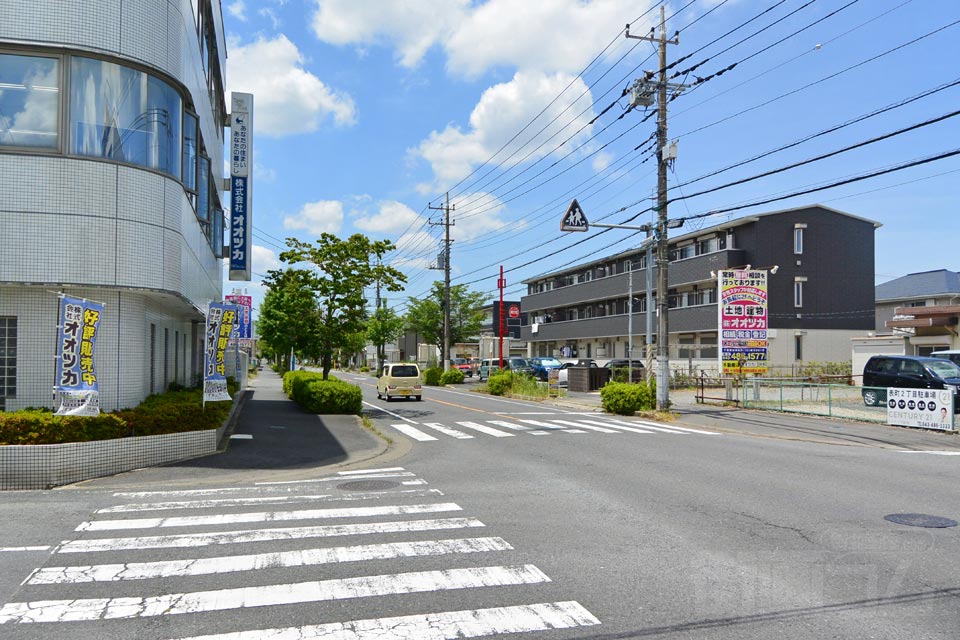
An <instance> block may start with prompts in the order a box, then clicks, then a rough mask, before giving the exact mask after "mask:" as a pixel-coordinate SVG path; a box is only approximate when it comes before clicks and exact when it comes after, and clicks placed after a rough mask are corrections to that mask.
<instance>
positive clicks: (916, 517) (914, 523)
mask: <svg viewBox="0 0 960 640" xmlns="http://www.w3.org/2000/svg"><path fill="white" fill-rule="evenodd" d="M883 519H884V520H889V521H890V522H894V523H896V524H905V525H907V526H908V527H926V528H927V529H944V528H946V527H955V526H957V521H956V520H951V519H950V518H941V517H940V516H929V515H927V514H925V513H891V514H890V515H888V516H883Z"/></svg>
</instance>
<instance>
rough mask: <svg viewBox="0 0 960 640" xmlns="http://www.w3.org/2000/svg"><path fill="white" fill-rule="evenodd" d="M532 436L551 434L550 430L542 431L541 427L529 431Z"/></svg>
mask: <svg viewBox="0 0 960 640" xmlns="http://www.w3.org/2000/svg"><path fill="white" fill-rule="evenodd" d="M527 433H528V434H530V435H531V436H548V435H550V432H549V431H541V430H540V429H535V430H533V431H527Z"/></svg>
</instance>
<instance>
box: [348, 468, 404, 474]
mask: <svg viewBox="0 0 960 640" xmlns="http://www.w3.org/2000/svg"><path fill="white" fill-rule="evenodd" d="M390 471H405V469H404V468H403V467H388V468H386V469H363V470H360V471H339V472H338V473H337V475H338V476H362V475H368V474H371V473H388V472H390Z"/></svg>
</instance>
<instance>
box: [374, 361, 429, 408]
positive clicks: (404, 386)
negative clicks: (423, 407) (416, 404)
mask: <svg viewBox="0 0 960 640" xmlns="http://www.w3.org/2000/svg"><path fill="white" fill-rule="evenodd" d="M380 398H386V400H387V402H390V401H391V400H393V399H394V398H416V399H417V400H422V399H423V387H422V386H421V383H420V367H419V366H417V365H416V364H414V363H412V362H398V363H389V364H385V365H383V369H382V370H381V371H380V377H379V378H377V399H378V400H379V399H380Z"/></svg>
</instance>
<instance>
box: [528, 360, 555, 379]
mask: <svg viewBox="0 0 960 640" xmlns="http://www.w3.org/2000/svg"><path fill="white" fill-rule="evenodd" d="M527 362H528V363H529V364H530V366H531V367H533V375H534V377H535V378H537V379H538V380H541V381H543V382H546V381H547V379H548V378H549V377H550V372H551V371H553V370H554V369H559V368H560V367H562V366H563V363H562V362H560V361H559V360H557V359H556V358H550V357H542V356H541V357H536V358H530V359H529V360H528V361H527Z"/></svg>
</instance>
